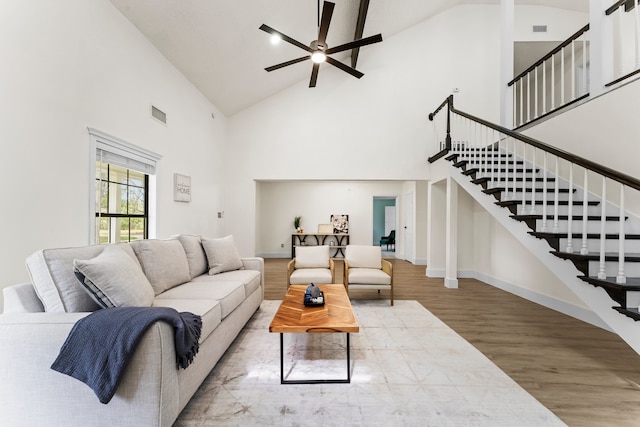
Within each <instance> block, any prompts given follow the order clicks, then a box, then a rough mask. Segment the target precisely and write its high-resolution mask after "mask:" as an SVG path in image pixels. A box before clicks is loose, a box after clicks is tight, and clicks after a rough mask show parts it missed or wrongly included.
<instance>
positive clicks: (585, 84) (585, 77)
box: [582, 38, 588, 95]
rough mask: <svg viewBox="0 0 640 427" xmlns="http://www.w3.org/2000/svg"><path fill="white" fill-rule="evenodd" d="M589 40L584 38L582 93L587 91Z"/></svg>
mask: <svg viewBox="0 0 640 427" xmlns="http://www.w3.org/2000/svg"><path fill="white" fill-rule="evenodd" d="M587 91H588V89H587V40H586V38H585V39H583V40H582V95H585V94H586V93H587Z"/></svg>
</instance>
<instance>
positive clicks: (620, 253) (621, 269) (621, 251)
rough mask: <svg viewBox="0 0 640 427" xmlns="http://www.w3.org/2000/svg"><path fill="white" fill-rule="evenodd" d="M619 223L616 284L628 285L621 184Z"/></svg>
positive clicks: (621, 185)
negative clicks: (625, 264) (625, 272)
mask: <svg viewBox="0 0 640 427" xmlns="http://www.w3.org/2000/svg"><path fill="white" fill-rule="evenodd" d="M618 223H619V228H618V230H619V236H618V275H617V276H616V283H620V284H623V283H627V278H626V277H625V274H624V238H625V235H624V223H625V212H624V184H620V218H619V220H618Z"/></svg>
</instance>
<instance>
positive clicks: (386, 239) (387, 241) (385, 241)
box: [380, 230, 396, 251]
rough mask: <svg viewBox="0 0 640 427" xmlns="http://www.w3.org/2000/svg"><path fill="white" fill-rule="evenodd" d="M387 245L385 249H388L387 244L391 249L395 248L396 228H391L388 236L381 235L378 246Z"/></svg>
mask: <svg viewBox="0 0 640 427" xmlns="http://www.w3.org/2000/svg"><path fill="white" fill-rule="evenodd" d="M382 245H387V250H389V245H391V246H392V248H391V250H392V251H395V250H396V230H391V231H390V232H389V235H388V236H383V237H382V238H381V239H380V246H382Z"/></svg>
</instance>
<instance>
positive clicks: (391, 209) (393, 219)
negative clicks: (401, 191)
mask: <svg viewBox="0 0 640 427" xmlns="http://www.w3.org/2000/svg"><path fill="white" fill-rule="evenodd" d="M372 224H373V232H372V239H373V240H372V242H371V244H372V245H373V246H380V239H382V238H383V237H386V236H389V235H390V234H391V232H392V231H393V232H394V233H395V230H397V228H398V227H397V225H398V215H397V197H396V196H374V197H373V221H372ZM395 248H396V245H395V244H390V245H388V246H387V245H386V244H383V245H382V252H383V255H387V256H395Z"/></svg>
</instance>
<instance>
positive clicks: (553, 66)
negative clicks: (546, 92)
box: [550, 55, 556, 111]
mask: <svg viewBox="0 0 640 427" xmlns="http://www.w3.org/2000/svg"><path fill="white" fill-rule="evenodd" d="M555 69H556V60H555V58H554V55H551V81H550V85H551V111H553V109H555V107H556V84H555V81H556V79H555V77H556V72H555Z"/></svg>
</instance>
